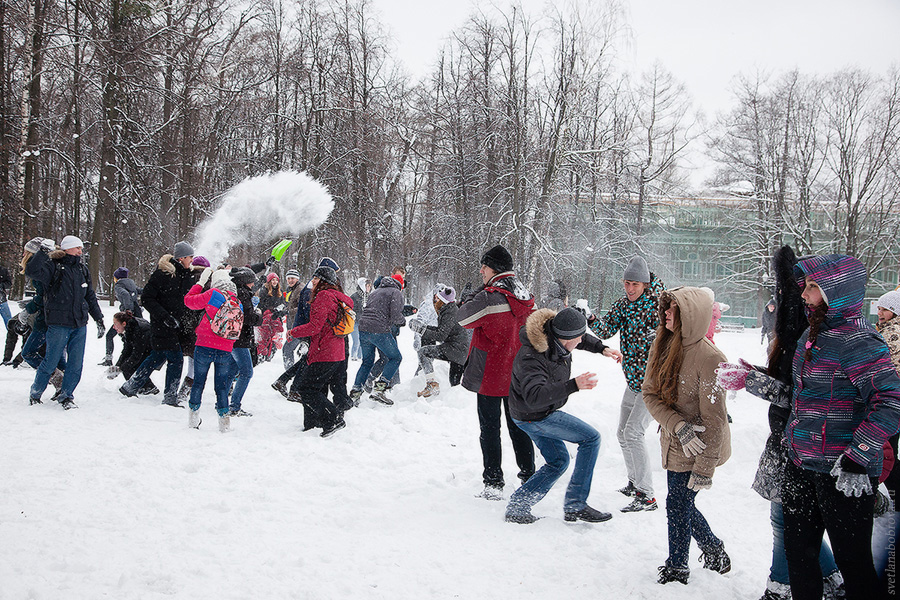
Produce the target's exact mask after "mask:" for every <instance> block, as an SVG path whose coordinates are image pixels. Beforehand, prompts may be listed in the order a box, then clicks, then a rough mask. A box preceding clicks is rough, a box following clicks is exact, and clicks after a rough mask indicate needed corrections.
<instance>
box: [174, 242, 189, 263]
mask: <svg viewBox="0 0 900 600" xmlns="http://www.w3.org/2000/svg"><path fill="white" fill-rule="evenodd" d="M193 255H194V247H193V246H191V245H190V244H188V243H187V242H185V241H184V240H182V241H180V242H178V243H177V244H175V251H174V252H172V256H174V257H175V260H178V259H179V258H184V257H186V256H193Z"/></svg>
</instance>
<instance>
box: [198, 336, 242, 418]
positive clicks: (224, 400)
mask: <svg viewBox="0 0 900 600" xmlns="http://www.w3.org/2000/svg"><path fill="white" fill-rule="evenodd" d="M232 364H234V361H233V360H232V358H231V352H227V351H225V350H218V349H216V348H207V347H206V346H196V347H195V348H194V383H193V385H191V399H190V400H189V401H188V405H189V406H190V407H191V410H199V409H200V400H201V399H202V398H203V388H204V387H205V386H206V376H207V375H208V374H209V368H210V367H211V366H213V365H215V374H214V375H213V389H214V390H215V392H216V412H217V413H219V416H220V417H221V416H224V415H225V414H227V413H228V392H229V391H230V390H231V380H232V378H233V376H232V375H233V374H232V371H231V366H232Z"/></svg>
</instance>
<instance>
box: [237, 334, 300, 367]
mask: <svg viewBox="0 0 900 600" xmlns="http://www.w3.org/2000/svg"><path fill="white" fill-rule="evenodd" d="M301 341H302V340H298V339H297V338H291V339H289V340H288V341H286V342H285V343H284V346H282V347H281V357H282V359H283V360H284V370H285V371H287V370H288V369H290V368H291V367H293V366H294V362H295V361H296V359H295V358H294V352H295V351H296V350H297V346H299V345H300V342H301ZM235 350H237V348H235Z"/></svg>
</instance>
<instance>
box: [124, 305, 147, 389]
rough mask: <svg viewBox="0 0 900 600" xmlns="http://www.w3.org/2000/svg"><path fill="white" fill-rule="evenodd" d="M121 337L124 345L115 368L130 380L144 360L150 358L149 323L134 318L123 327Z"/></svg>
mask: <svg viewBox="0 0 900 600" xmlns="http://www.w3.org/2000/svg"><path fill="white" fill-rule="evenodd" d="M122 337H123V338H124V339H125V343H124V345H123V347H122V354H121V355H120V356H119V360H118V361H117V362H116V366H117V367H119V369H121V370H122V375H123V376H124V377H125V379H131V376H132V375H134V372H135V371H137V368H138V367H139V366H141V363H142V362H144V359H145V358H147V357H148V356H150V350H151V347H150V346H151V343H150V337H151V336H150V323H149V322H147V321H145V320H144V319H141V318H139V317H135V318H133V319H131V320H130V321H128V323H127V324H126V325H125V333H124V334H123V336H122Z"/></svg>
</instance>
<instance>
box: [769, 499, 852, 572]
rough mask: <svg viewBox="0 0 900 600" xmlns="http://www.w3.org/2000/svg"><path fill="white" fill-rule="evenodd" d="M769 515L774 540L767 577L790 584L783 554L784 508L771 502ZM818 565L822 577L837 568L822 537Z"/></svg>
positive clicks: (785, 558) (777, 503)
mask: <svg viewBox="0 0 900 600" xmlns="http://www.w3.org/2000/svg"><path fill="white" fill-rule="evenodd" d="M769 517H770V519H771V520H772V533H773V542H774V543H773V544H772V568H771V569H769V579H771V580H772V581H774V582H776V583H782V584H784V585H790V583H791V579H790V575H789V574H788V564H787V556H785V554H784V510H783V509H782V507H781V503H779V502H773V503H772V509H771V510H770V511H769ZM819 567H820V568H821V569H822V575H823V576H824V577H828V576H829V575H831V574H832V573H834V572H835V571H837V570H838V568H837V564H836V563H835V562H834V555H833V554H832V553H831V548H830V547H829V546H828V542H826V541H825V540H824V539H823V540H822V547H821V548H820V549H819Z"/></svg>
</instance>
